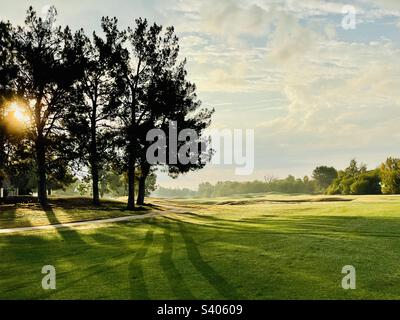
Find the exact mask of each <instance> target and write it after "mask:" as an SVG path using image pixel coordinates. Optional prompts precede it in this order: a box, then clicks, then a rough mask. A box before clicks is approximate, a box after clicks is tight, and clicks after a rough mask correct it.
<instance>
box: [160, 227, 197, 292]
mask: <svg viewBox="0 0 400 320" xmlns="http://www.w3.org/2000/svg"><path fill="white" fill-rule="evenodd" d="M173 243H174V240H173V238H172V237H171V235H170V234H169V232H168V230H166V229H165V230H164V247H163V251H162V253H161V256H160V265H161V267H162V268H163V270H164V273H165V275H166V276H167V279H168V282H169V285H170V287H171V290H172V292H173V293H174V295H175V297H176V298H178V299H195V297H194V296H193V294H192V293H191V292H190V290H189V288H188V287H187V286H186V283H185V281H184V280H183V278H182V275H181V274H180V273H179V271H178V269H177V268H176V266H175V264H174V262H173V259H172V252H173Z"/></svg>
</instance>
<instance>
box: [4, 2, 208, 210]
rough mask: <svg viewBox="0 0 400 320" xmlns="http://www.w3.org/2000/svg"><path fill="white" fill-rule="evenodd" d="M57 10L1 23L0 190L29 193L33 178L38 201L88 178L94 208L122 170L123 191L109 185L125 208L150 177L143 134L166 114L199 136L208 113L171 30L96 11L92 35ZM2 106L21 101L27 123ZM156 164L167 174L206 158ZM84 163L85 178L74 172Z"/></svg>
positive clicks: (164, 122) (162, 123)
mask: <svg viewBox="0 0 400 320" xmlns="http://www.w3.org/2000/svg"><path fill="white" fill-rule="evenodd" d="M56 16H57V12H56V9H55V8H54V7H52V8H50V9H49V11H48V13H47V16H46V17H45V18H42V17H39V16H38V15H37V14H36V12H35V11H34V10H33V8H32V7H30V8H29V10H28V11H27V17H26V20H25V23H24V25H23V26H13V25H12V24H11V23H10V22H4V21H3V22H0V188H1V187H3V186H4V185H5V184H6V182H7V184H8V185H11V186H20V190H19V191H20V193H29V192H30V190H29V189H31V188H32V189H33V185H36V187H35V189H36V190H37V191H38V199H39V201H40V203H42V204H43V205H45V204H46V203H47V195H48V193H49V191H50V190H51V189H53V188H65V187H67V186H68V185H71V184H73V183H76V181H77V178H79V181H81V182H85V181H87V182H86V183H88V182H90V184H91V195H92V197H93V202H94V204H95V205H99V204H100V196H101V194H104V193H105V190H106V189H107V188H108V189H110V188H112V187H110V186H111V185H113V184H115V181H116V179H120V178H121V177H123V180H124V182H126V188H125V187H124V191H123V192H122V191H121V190H120V191H118V192H119V193H120V194H121V193H123V194H125V195H127V196H128V209H134V208H135V196H136V195H137V198H136V202H137V204H139V205H141V204H143V203H144V198H145V196H146V193H149V192H150V190H151V189H152V187H150V186H149V183H147V184H146V182H147V181H148V179H149V177H151V179H154V177H155V176H154V171H155V169H156V165H150V164H149V163H148V162H147V161H146V150H147V147H148V145H149V142H148V141H147V140H146V134H147V132H148V131H149V130H151V129H162V130H164V132H167V133H168V130H165V129H166V128H167V127H168V124H169V123H170V122H171V121H173V122H175V123H177V125H178V126H179V127H180V128H190V129H192V130H195V131H196V133H197V136H198V137H202V135H203V132H204V130H205V129H206V128H207V127H208V126H209V124H210V121H211V115H212V113H213V110H210V109H207V108H202V107H201V101H200V100H199V99H198V97H197V95H196V86H195V85H194V84H193V83H191V82H189V81H188V80H187V71H186V60H185V59H183V60H180V59H179V57H178V56H179V43H178V42H179V41H178V38H177V36H176V35H175V32H174V28H173V27H168V28H166V29H163V28H162V26H160V25H157V24H153V25H150V24H149V23H148V22H147V20H145V19H141V18H140V19H137V20H135V24H134V26H133V28H128V29H127V30H120V29H119V27H118V21H117V19H116V18H109V17H103V18H102V20H101V27H102V33H101V35H99V34H97V33H93V34H92V36H90V37H89V36H87V35H86V34H85V32H84V30H82V29H80V30H78V31H76V32H72V31H71V29H70V28H69V27H68V26H67V27H61V26H58V25H57V24H56ZM11 103H14V104H15V105H18V106H20V107H21V106H22V108H23V110H24V112H26V117H28V118H29V121H28V122H27V123H23V121H21V115H20V113H21V111H20V110H14V111H7V110H8V109H7V108H9V105H10V104H11ZM169 138H171V139H173V137H168V136H167V139H169ZM199 143H200V142H199ZM181 144H185V142H181ZM164 152H165V150H164ZM157 165H158V164H157ZM159 165H162V166H163V167H164V170H165V171H167V172H168V173H169V174H170V175H171V176H173V177H176V176H177V175H178V174H180V173H185V172H188V171H191V170H198V169H201V168H202V167H204V165H205V164H204V162H203V161H200V158H199V159H198V161H197V162H196V163H194V162H190V163H189V164H180V163H178V164H173V165H168V164H159ZM84 170H86V171H87V172H88V174H87V177H81V176H79V177H77V176H76V174H75V173H76V172H83V171H84ZM113 175H114V176H113ZM116 177H118V178H116ZM124 186H125V185H124ZM146 186H147V187H146ZM115 189H116V188H114V191H115Z"/></svg>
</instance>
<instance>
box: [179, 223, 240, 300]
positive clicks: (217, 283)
mask: <svg viewBox="0 0 400 320" xmlns="http://www.w3.org/2000/svg"><path fill="white" fill-rule="evenodd" d="M178 225H179V231H180V233H181V235H182V238H183V240H184V242H185V245H186V251H187V254H188V257H189V260H190V262H191V263H192V264H193V266H194V267H195V268H196V269H197V271H198V272H199V273H200V274H201V275H202V276H203V277H204V278H206V279H207V281H208V282H209V283H210V284H211V285H212V286H213V287H214V288H215V289H216V290H217V291H218V292H219V293H220V294H221V295H222V296H223V297H224V298H225V299H229V300H237V299H239V295H238V293H237V291H236V289H235V288H234V287H233V286H232V285H231V284H230V283H229V282H228V281H226V280H225V279H224V278H223V277H222V276H221V275H220V274H218V272H217V271H216V270H214V269H213V268H212V267H211V266H210V265H209V264H208V263H207V262H205V261H204V260H203V258H202V256H201V254H200V251H199V249H198V248H197V244H196V242H195V241H194V239H193V238H192V237H191V236H190V234H189V232H188V231H187V230H186V229H185V227H184V226H183V223H179V224H178Z"/></svg>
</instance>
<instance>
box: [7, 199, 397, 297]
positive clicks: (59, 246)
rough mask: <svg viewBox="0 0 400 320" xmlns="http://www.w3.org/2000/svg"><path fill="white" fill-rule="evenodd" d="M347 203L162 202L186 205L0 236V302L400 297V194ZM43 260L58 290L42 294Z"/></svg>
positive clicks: (155, 200) (159, 202) (262, 200)
mask: <svg viewBox="0 0 400 320" xmlns="http://www.w3.org/2000/svg"><path fill="white" fill-rule="evenodd" d="M316 198H319V199H320V200H319V201H315V199H316ZM346 198H347V197H346ZM306 199H308V200H313V202H302V201H301V200H306ZM349 199H351V200H352V201H347V202H342V201H333V202H330V201H326V199H325V200H322V201H321V197H312V196H308V195H297V196H286V195H267V196H264V197H262V196H259V197H255V198H251V199H248V200H249V201H248V202H245V203H243V202H242V203H236V201H239V200H240V201H242V200H245V199H243V198H241V199H236V198H223V199H203V200H202V199H198V200H196V201H190V200H177V199H175V200H173V201H167V200H157V199H153V200H152V202H154V203H157V204H159V205H165V206H170V207H172V206H178V207H180V210H179V211H178V212H176V213H173V214H168V215H167V216H165V217H158V218H153V219H146V220H141V221H135V222H133V221H132V222H128V223H119V224H114V225H108V226H104V227H101V228H94V229H77V230H73V229H60V230H54V231H46V232H45V231H35V232H26V233H21V234H12V235H0V252H1V259H0V298H2V299H14V298H17V299H28V298H34V299H399V298H400V268H399V264H400V210H399V209H400V197H396V196H369V197H349ZM251 200H256V201H251ZM272 200H280V202H276V201H272ZM284 200H286V202H282V201H284ZM210 202H211V204H208V203H210ZM227 203H229V204H227ZM164 212H168V210H165V211H164ZM46 264H51V265H54V266H55V267H56V270H57V290H54V291H44V290H43V289H42V288H41V279H42V276H43V275H42V274H41V268H42V266H43V265H46ZM344 265H354V266H355V267H356V271H357V289H356V290H348V291H347V290H343V289H342V288H341V279H342V277H343V276H344V275H343V274H341V269H342V267H343V266H344Z"/></svg>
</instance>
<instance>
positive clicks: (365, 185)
mask: <svg viewBox="0 0 400 320" xmlns="http://www.w3.org/2000/svg"><path fill="white" fill-rule="evenodd" d="M268 192H279V193H287V194H296V193H306V194H329V195H363V194H371V195H372V194H400V159H396V158H388V159H387V160H386V161H385V162H384V163H382V165H381V166H380V167H379V168H376V169H373V170H367V167H366V165H365V164H358V163H357V161H356V160H355V159H353V160H351V161H350V164H349V166H348V167H347V168H345V169H344V170H336V169H335V168H334V167H328V166H318V167H316V168H315V169H314V171H313V174H312V177H311V178H309V177H308V176H305V177H304V178H303V179H299V178H295V177H294V176H292V175H289V176H288V177H287V178H285V179H276V178H273V177H269V178H267V177H266V178H265V179H264V181H260V180H256V181H249V182H234V181H225V182H217V183H216V184H211V183H209V182H205V183H201V184H200V185H199V187H198V190H196V191H194V190H190V189H169V188H158V189H157V191H156V192H155V193H154V194H155V195H157V196H161V197H223V196H231V195H236V194H250V193H268Z"/></svg>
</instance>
